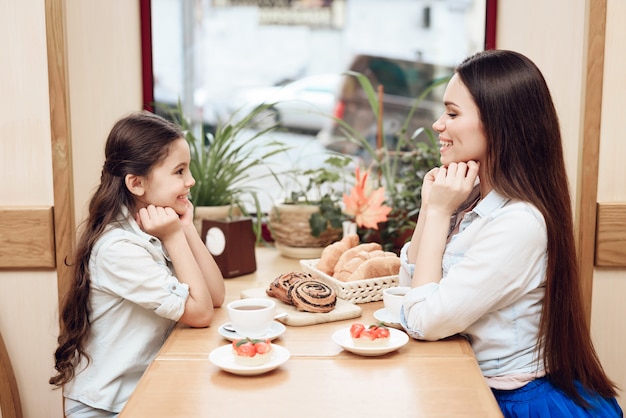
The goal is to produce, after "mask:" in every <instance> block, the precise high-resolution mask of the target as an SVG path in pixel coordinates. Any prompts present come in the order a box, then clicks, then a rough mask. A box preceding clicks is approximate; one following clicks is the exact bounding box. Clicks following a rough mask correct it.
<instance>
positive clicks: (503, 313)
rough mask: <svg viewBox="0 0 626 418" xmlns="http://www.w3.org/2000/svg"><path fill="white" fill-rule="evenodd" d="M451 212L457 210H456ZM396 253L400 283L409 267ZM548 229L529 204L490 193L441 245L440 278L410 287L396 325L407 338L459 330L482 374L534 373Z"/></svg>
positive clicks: (406, 282)
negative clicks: (473, 354)
mask: <svg viewBox="0 0 626 418" xmlns="http://www.w3.org/2000/svg"><path fill="white" fill-rule="evenodd" d="M455 216H456V215H455ZM407 247H408V244H406V245H405V246H404V248H403V249H402V251H401V256H400V258H401V261H402V267H401V274H400V284H401V285H404V286H410V280H411V277H412V276H413V272H414V269H415V268H419V266H415V265H413V264H410V263H409V262H408V259H407ZM546 250H547V232H546V226H545V222H544V219H543V216H542V215H541V213H540V212H539V211H538V210H537V209H536V208H535V207H534V206H533V205H531V204H529V203H526V202H521V201H514V200H509V199H507V198H504V197H503V196H501V195H499V194H498V193H497V192H495V191H492V192H491V193H489V194H488V195H487V196H486V197H485V198H484V199H483V200H482V201H480V202H479V203H478V205H476V207H475V208H474V209H473V210H472V211H471V212H468V213H467V214H466V215H465V216H464V217H463V219H462V221H461V224H460V227H459V230H458V232H456V233H455V235H453V236H452V237H451V238H450V239H449V241H448V244H447V245H446V249H445V252H444V255H443V262H442V275H441V277H442V278H441V281H440V282H439V283H429V284H426V285H423V286H420V287H416V288H414V289H411V291H410V292H409V293H408V294H407V297H406V299H405V302H404V305H403V311H402V319H401V322H402V326H403V327H404V328H405V329H406V330H407V331H408V333H409V335H411V336H412V337H413V338H417V339H423V340H438V339H441V338H445V337H448V336H451V335H454V334H458V333H461V334H463V335H465V336H466V337H467V338H468V339H469V342H470V344H471V345H472V348H473V350H474V353H475V355H476V359H477V360H478V364H479V365H480V368H481V370H482V372H483V374H484V375H485V376H488V377H491V376H504V375H510V374H522V373H533V372H536V371H538V370H542V369H543V365H542V364H541V361H539V360H538V358H537V357H538V353H537V352H536V351H535V349H536V346H537V338H538V337H537V335H538V329H539V320H540V316H541V305H542V300H543V297H544V290H545V289H544V287H545V273H546V265H547V253H546Z"/></svg>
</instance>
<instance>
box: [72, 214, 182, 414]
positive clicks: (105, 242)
mask: <svg viewBox="0 0 626 418" xmlns="http://www.w3.org/2000/svg"><path fill="white" fill-rule="evenodd" d="M89 272H90V274H91V295H90V299H89V301H90V310H91V312H90V316H89V319H90V321H91V334H90V337H89V339H88V341H87V344H86V346H85V350H86V352H87V353H88V354H89V356H90V357H91V359H92V361H91V363H89V364H88V365H87V363H86V361H83V362H82V363H81V365H80V367H78V368H77V375H76V377H75V378H74V379H73V380H72V381H70V382H69V383H68V384H67V385H65V387H64V396H65V397H68V398H71V399H74V400H76V401H79V402H82V403H85V404H87V405H90V406H92V407H96V408H101V409H106V410H109V411H114V412H119V411H120V410H121V409H122V408H123V406H124V404H125V403H126V401H127V400H128V398H129V397H130V394H131V393H132V391H133V390H134V389H135V386H136V385H137V382H138V381H139V378H140V377H141V375H142V374H143V372H144V371H145V369H146V368H147V367H148V365H149V364H150V362H151V361H152V360H153V359H154V358H155V357H156V354H157V353H158V351H159V349H160V348H161V346H162V345H163V343H164V342H165V339H166V338H167V336H168V335H169V333H170V332H171V330H172V328H173V326H174V325H175V324H176V322H175V321H177V320H178V319H180V317H181V316H182V315H183V313H184V310H185V302H186V300H187V297H188V295H189V287H188V285H187V284H184V283H180V282H179V281H178V280H177V278H176V277H175V275H174V271H173V267H172V264H171V262H170V261H169V259H168V256H167V253H166V251H165V248H163V247H162V246H161V242H160V241H159V240H158V239H157V238H155V237H153V236H151V235H148V234H146V233H145V232H143V231H142V230H141V229H140V228H139V225H138V224H137V222H135V220H134V219H133V217H132V216H130V215H129V214H128V211H127V210H125V211H124V213H123V216H121V217H120V218H118V220H117V222H116V223H115V224H112V225H110V226H109V227H107V230H106V231H105V233H104V234H103V235H102V236H101V237H100V238H99V239H98V241H97V242H96V245H95V247H94V249H93V251H92V253H91V259H90V261H89Z"/></svg>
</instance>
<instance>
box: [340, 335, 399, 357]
mask: <svg viewBox="0 0 626 418" xmlns="http://www.w3.org/2000/svg"><path fill="white" fill-rule="evenodd" d="M333 341H334V342H335V343H337V344H339V345H340V346H341V347H342V348H343V349H344V350H346V351H350V352H352V353H354V354H359V355H361V356H382V355H383V354H387V353H390V352H392V351H395V350H397V349H398V348H400V347H402V346H403V345H405V344H406V343H408V342H409V336H408V335H406V334H405V333H404V332H402V331H398V330H397V329H393V328H390V329H389V345H387V346H385V347H357V346H355V345H354V343H353V342H352V337H351V336H350V328H343V329H340V330H339V331H335V333H334V334H333Z"/></svg>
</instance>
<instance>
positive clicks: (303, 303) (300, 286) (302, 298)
mask: <svg viewBox="0 0 626 418" xmlns="http://www.w3.org/2000/svg"><path fill="white" fill-rule="evenodd" d="M287 295H288V297H289V299H290V300H291V303H292V304H293V306H295V307H296V309H298V310H299V311H304V312H314V313H324V312H330V311H332V310H333V309H335V305H336V304H337V293H336V292H335V291H334V290H333V289H332V288H331V287H330V286H328V285H327V284H326V283H322V282H319V281H317V280H299V281H298V282H296V283H295V284H293V285H291V287H289V290H288V292H287Z"/></svg>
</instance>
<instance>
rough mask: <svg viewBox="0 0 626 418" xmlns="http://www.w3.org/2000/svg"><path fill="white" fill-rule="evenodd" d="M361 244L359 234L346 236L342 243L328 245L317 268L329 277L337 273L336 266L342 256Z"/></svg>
mask: <svg viewBox="0 0 626 418" xmlns="http://www.w3.org/2000/svg"><path fill="white" fill-rule="evenodd" d="M358 243H359V236H358V235H357V234H351V235H346V236H345V237H343V238H342V239H341V240H340V241H337V242H333V243H332V244H330V245H327V246H326V247H325V248H324V249H323V250H322V254H321V255H320V261H318V262H317V266H316V267H315V268H317V269H318V270H319V271H321V272H323V273H326V274H328V275H329V276H332V275H333V272H334V271H335V264H336V263H337V260H339V257H341V254H343V253H344V252H346V251H347V250H349V249H350V248H353V247H355V246H357V244H358Z"/></svg>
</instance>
